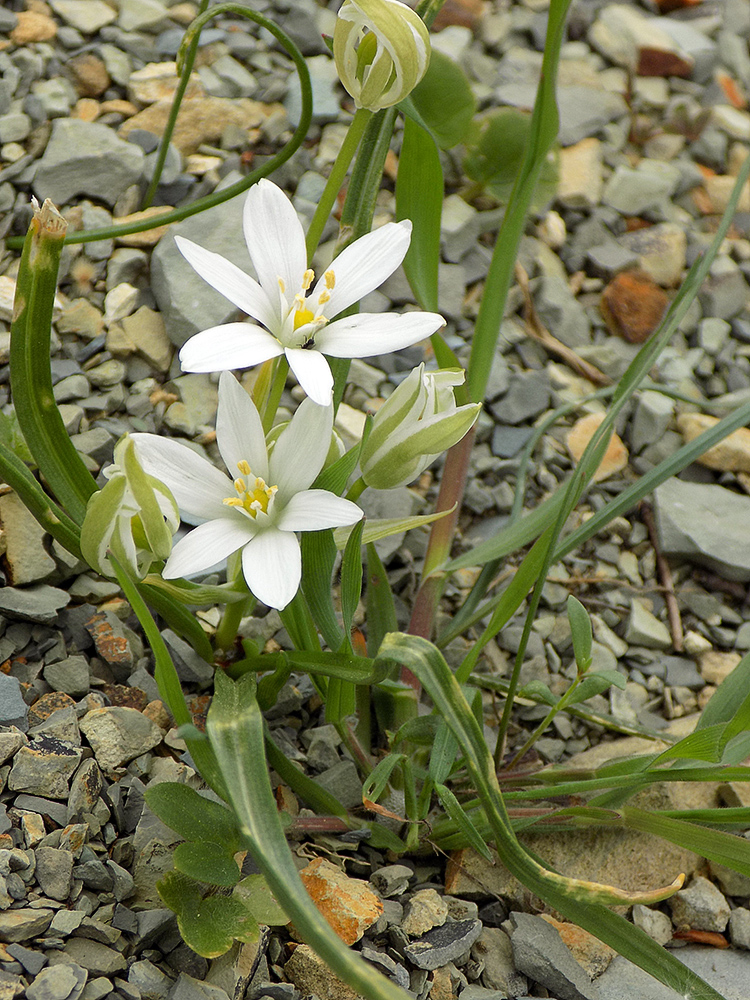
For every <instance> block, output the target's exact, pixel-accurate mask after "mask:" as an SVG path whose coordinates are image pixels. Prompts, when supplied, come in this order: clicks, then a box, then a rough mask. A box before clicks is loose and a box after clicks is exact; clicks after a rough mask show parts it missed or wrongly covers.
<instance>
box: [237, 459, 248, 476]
mask: <svg viewBox="0 0 750 1000" xmlns="http://www.w3.org/2000/svg"><path fill="white" fill-rule="evenodd" d="M237 468H238V469H239V470H240V472H241V473H242V475H243V476H249V475H250V474H251V469H250V463H249V462H247V461H245V459H244V458H243V459H242V461H241V462H238V463H237Z"/></svg>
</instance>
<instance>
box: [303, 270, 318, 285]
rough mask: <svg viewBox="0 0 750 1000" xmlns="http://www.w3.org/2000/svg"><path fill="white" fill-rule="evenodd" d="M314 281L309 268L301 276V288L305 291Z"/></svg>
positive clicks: (313, 274)
mask: <svg viewBox="0 0 750 1000" xmlns="http://www.w3.org/2000/svg"><path fill="white" fill-rule="evenodd" d="M313 281H315V271H313V269H312V268H311V267H308V269H307V270H306V271H305V273H304V274H303V275H302V288H303V289H304V291H307V290H308V288H309V287H310V285H311V284H312V283H313Z"/></svg>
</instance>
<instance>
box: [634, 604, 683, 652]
mask: <svg viewBox="0 0 750 1000" xmlns="http://www.w3.org/2000/svg"><path fill="white" fill-rule="evenodd" d="M625 640H626V642H629V643H630V645H631V646H646V648H647V649H669V647H670V646H671V645H672V638H671V636H670V634H669V629H668V628H667V626H666V625H665V624H664V622H660V621H659V619H658V618H656V617H655V616H654V615H652V614H651V612H650V611H648V610H647V609H646V608H645V607H644V605H643V603H642V602H641V601H639V600H636V599H635V598H633V600H632V601H631V602H630V615H629V616H628V621H627V625H626V626H625Z"/></svg>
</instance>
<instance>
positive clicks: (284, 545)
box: [242, 528, 302, 610]
mask: <svg viewBox="0 0 750 1000" xmlns="http://www.w3.org/2000/svg"><path fill="white" fill-rule="evenodd" d="M242 572H243V574H244V576H245V580H246V582H247V585H248V587H249V588H250V590H251V591H252V592H253V594H254V595H255V596H256V597H257V598H258V600H259V601H262V602H263V603H264V604H267V605H268V606H269V608H278V609H279V610H281V609H282V608H285V607H286V606H287V604H288V603H289V602H290V601H291V599H292V598H293V597H294V595H295V594H296V593H297V591H298V590H299V582H300V578H301V576H302V559H301V556H300V548H299V542H298V541H297V536H296V535H293V534H292V533H291V531H277V530H276V529H275V528H269V529H268V531H261V532H260V533H259V534H257V535H256V536H255V538H253V540H252V541H251V542H250V543H249V544H248V545H246V546H245V548H244V549H243V552H242Z"/></svg>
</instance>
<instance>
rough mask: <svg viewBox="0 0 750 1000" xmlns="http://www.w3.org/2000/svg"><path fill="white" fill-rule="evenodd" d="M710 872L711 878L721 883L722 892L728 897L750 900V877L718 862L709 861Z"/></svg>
mask: <svg viewBox="0 0 750 1000" xmlns="http://www.w3.org/2000/svg"><path fill="white" fill-rule="evenodd" d="M708 870H709V872H710V873H711V878H712V879H713V880H714V881H715V882H718V883H719V885H720V886H721V891H722V892H723V893H724V894H725V895H726V896H739V897H742V898H743V899H748V898H750V877H748V876H747V875H743V874H742V873H741V872H736V871H735V870H734V869H733V868H727V867H725V866H724V865H720V864H719V863H718V862H717V861H709V862H708Z"/></svg>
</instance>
